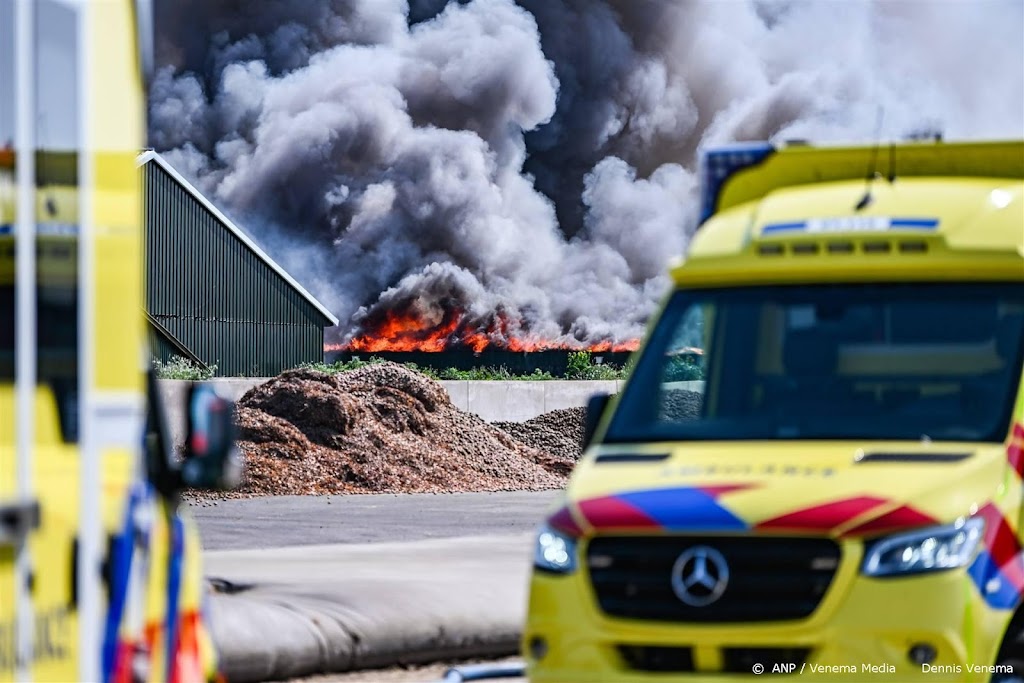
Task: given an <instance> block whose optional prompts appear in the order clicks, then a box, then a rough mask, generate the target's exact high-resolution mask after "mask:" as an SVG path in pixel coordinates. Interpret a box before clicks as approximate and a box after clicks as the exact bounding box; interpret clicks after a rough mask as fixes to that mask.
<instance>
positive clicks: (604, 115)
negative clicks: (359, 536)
mask: <svg viewBox="0 0 1024 683" xmlns="http://www.w3.org/2000/svg"><path fill="white" fill-rule="evenodd" d="M1022 8H1024V5H1021V3H1020V2H1018V1H1016V0H980V1H979V2H945V1H941V0H936V1H935V2H925V1H918V0H913V1H908V2H899V1H892V2H886V3H872V2H844V3H838V2H827V1H818V2H796V1H792V2H757V1H751V2H739V1H737V2H719V1H715V0H709V1H705V2H688V3H678V2H674V1H672V0H520V2H518V3H515V2H513V1H512V0H470V1H467V2H444V1H443V0H414V1H413V2H412V3H411V4H410V3H407V2H405V1H404V0H323V1H320V2H300V3H295V2H288V1H287V0H273V1H270V0H268V1H264V2H258V3H251V4H249V5H246V7H245V9H244V10H242V9H240V8H239V7H238V6H237V4H236V3H230V2H212V3H211V2H199V1H198V0H195V1H193V2H179V1H174V2H172V1H171V0H167V1H166V2H164V3H162V4H161V3H158V6H157V28H158V43H157V45H158V61H159V62H160V63H161V64H162V65H163V66H162V67H161V69H160V70H159V72H158V74H157V76H156V78H155V79H154V81H153V84H152V86H151V93H150V100H151V104H150V135H151V144H152V145H153V146H154V147H156V148H157V149H158V150H159V151H161V152H163V153H164V154H165V155H166V156H167V158H168V159H169V160H170V161H171V163H172V164H174V165H175V166H176V167H177V168H178V169H179V170H180V171H182V172H183V173H184V174H185V175H186V176H188V177H190V178H191V179H193V180H194V181H195V182H196V184H197V185H198V186H199V187H200V188H201V189H202V190H203V191H204V192H206V193H207V194H208V195H209V196H211V197H212V198H213V200H214V201H215V202H216V203H218V204H219V205H221V206H223V207H224V208H225V209H226V210H227V211H228V212H229V213H231V214H232V215H234V216H236V217H237V218H239V222H240V223H241V224H242V225H243V226H245V227H246V228H247V229H248V230H249V231H250V232H252V233H254V236H255V237H256V239H257V240H258V241H260V242H262V243H263V244H264V245H266V246H267V248H268V251H269V252H270V253H271V254H272V255H273V256H274V257H275V258H276V259H277V260H279V261H280V262H282V264H283V265H284V266H285V267H286V268H287V269H288V270H289V271H290V272H292V273H293V275H294V276H295V277H296V278H297V279H298V280H299V281H300V282H302V283H303V284H305V285H306V286H307V287H308V288H309V289H311V291H312V292H313V293H314V294H315V295H316V296H317V297H318V298H320V299H321V301H324V302H325V303H326V304H327V305H328V306H329V307H330V308H331V309H332V310H333V311H334V312H335V313H336V314H337V315H338V317H339V319H340V320H341V321H342V322H341V325H340V326H339V328H338V330H337V331H336V334H335V338H336V340H342V341H344V340H346V339H348V338H350V337H352V336H353V335H355V334H358V332H359V331H360V329H361V328H362V327H363V326H365V325H368V324H371V323H373V322H375V321H379V320H380V319H382V316H385V315H386V312H387V311H389V310H396V309H403V310H413V311H416V312H417V314H418V315H419V316H420V317H421V319H422V320H423V321H425V322H426V323H427V324H432V323H437V324H440V323H441V322H442V321H450V319H451V315H452V312H453V311H460V312H462V315H464V317H463V318H462V319H461V324H462V325H463V326H465V327H467V328H468V329H477V330H479V331H481V332H482V333H484V334H487V335H490V336H491V337H492V338H493V339H495V340H496V341H500V340H501V338H503V337H506V336H517V337H522V338H535V339H543V340H548V341H556V342H558V341H560V342H563V343H570V344H580V343H582V344H590V343H595V342H600V341H609V340H611V341H624V340H628V339H633V338H636V337H638V336H640V335H641V334H642V330H643V325H644V323H645V321H646V319H647V317H648V316H649V314H650V312H651V311H652V309H653V307H654V305H655V304H656V302H657V301H658V299H659V298H660V297H661V296H662V295H663V293H664V291H665V289H666V287H667V284H668V283H667V279H666V276H665V271H666V268H667V266H668V263H669V261H670V260H671V259H672V258H674V257H677V256H679V255H682V254H683V253H684V251H685V249H686V246H687V243H688V239H689V236H690V235H692V232H693V230H694V227H695V213H696V212H695V204H696V189H697V187H696V178H695V167H696V155H697V151H698V149H699V148H700V147H701V146H702V145H708V144H716V143H724V142H730V141H736V140H754V139H771V140H779V139H786V138H804V139H810V140H813V141H816V142H832V141H864V140H871V139H873V138H874V137H875V135H876V126H877V120H878V111H879V108H881V109H882V111H883V112H884V118H883V125H882V130H881V135H882V137H883V138H885V139H893V138H899V137H901V136H903V135H905V134H907V133H910V132H914V131H919V130H922V129H934V128H939V129H941V130H942V132H943V133H944V134H945V136H946V137H947V138H981V137H1021V136H1024V59H1022V56H1024V55H1022V48H1021V45H1022V37H1024V35H1022V34H1024V9H1022ZM980 37H984V39H980Z"/></svg>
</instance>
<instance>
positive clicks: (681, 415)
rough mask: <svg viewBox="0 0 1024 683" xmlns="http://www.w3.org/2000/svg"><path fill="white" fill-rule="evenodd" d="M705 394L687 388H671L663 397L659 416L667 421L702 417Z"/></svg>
mask: <svg viewBox="0 0 1024 683" xmlns="http://www.w3.org/2000/svg"><path fill="white" fill-rule="evenodd" d="M703 403H704V394H702V393H700V392H699V391H687V390H686V389H669V390H668V391H666V392H665V393H664V395H663V396H662V397H661V406H660V411H659V412H660V414H659V415H658V417H659V418H660V419H661V420H663V421H666V422H680V421H686V420H692V419H694V418H696V417H700V408H701V405H703Z"/></svg>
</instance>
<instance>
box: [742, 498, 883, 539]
mask: <svg viewBox="0 0 1024 683" xmlns="http://www.w3.org/2000/svg"><path fill="white" fill-rule="evenodd" d="M888 502H889V501H887V500H885V499H884V498H874V497H872V496H858V497H856V498H845V499H843V500H837V501H833V502H831V503H825V504H824V505H815V506H814V507H809V508H804V509H803V510H797V511H796V512H790V513H789V514H785V515H782V516H781V517H775V518H773V519H769V520H766V521H764V522H761V523H760V524H758V525H757V528H758V529H800V530H807V531H827V530H830V529H834V528H835V527H837V526H839V525H840V524H843V523H844V522H848V521H850V520H851V519H853V518H854V517H857V516H859V515H862V514H864V513H865V512H867V511H868V510H872V509H874V508H876V507H878V506H879V505H884V504H886V503H888Z"/></svg>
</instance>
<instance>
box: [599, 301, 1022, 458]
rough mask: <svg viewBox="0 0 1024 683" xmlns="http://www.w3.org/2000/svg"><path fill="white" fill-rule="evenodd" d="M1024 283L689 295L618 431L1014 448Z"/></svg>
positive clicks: (675, 308)
mask: <svg viewBox="0 0 1024 683" xmlns="http://www.w3.org/2000/svg"><path fill="white" fill-rule="evenodd" d="M1022 346H1024V285H1021V284H988V283H986V284H850V285H813V286H799V287H757V288H736V289H721V290H693V291H682V292H677V293H676V294H675V295H674V296H673V298H672V299H671V300H670V302H669V304H668V306H667V308H666V309H665V311H664V313H663V314H662V316H661V319H660V320H659V322H658V324H657V325H656V327H655V330H654V332H653V334H652V337H651V339H650V342H649V343H648V345H647V347H646V349H645V351H644V352H643V356H642V358H641V359H640V361H639V363H638V364H637V367H636V370H635V372H634V374H633V377H632V379H631V380H630V382H629V384H628V385H627V386H626V388H625V390H624V394H623V396H622V400H621V401H620V403H619V406H618V409H617V410H616V413H615V416H614V417H613V419H612V422H611V424H610V426H609V430H608V433H607V435H606V437H605V439H606V441H609V442H636V441H663V440H677V439H678V440H761V439H854V440H879V439H891V440H904V439H907V440H921V439H925V438H927V439H931V440H936V441H939V440H948V441H1002V440H1003V439H1004V438H1005V436H1006V433H1007V429H1008V426H1009V419H1010V415H1011V411H1012V408H1013V404H1014V400H1015V398H1016V396H1017V391H1018V383H1019V380H1020V377H1021V363H1022V356H1024V349H1022Z"/></svg>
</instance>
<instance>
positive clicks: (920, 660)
mask: <svg viewBox="0 0 1024 683" xmlns="http://www.w3.org/2000/svg"><path fill="white" fill-rule="evenodd" d="M938 654H939V653H938V652H936V651H935V648H934V647H932V646H931V645H929V644H928V643H914V644H913V645H912V646H911V647H910V650H909V651H908V652H907V658H908V659H910V661H911V662H912V663H914V664H916V665H918V666H921V665H922V664H931V663H932V662H934V661H935V658H936V657H937V656H938Z"/></svg>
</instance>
